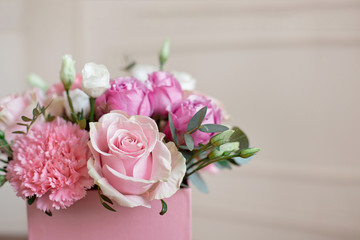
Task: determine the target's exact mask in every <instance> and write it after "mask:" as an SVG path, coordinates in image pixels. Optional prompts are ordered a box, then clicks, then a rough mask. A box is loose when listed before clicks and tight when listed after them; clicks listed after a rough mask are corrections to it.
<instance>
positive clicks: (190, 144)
mask: <svg viewBox="0 0 360 240" xmlns="http://www.w3.org/2000/svg"><path fill="white" fill-rule="evenodd" d="M184 137H185V143H186V146H187V147H188V148H189V150H190V151H192V150H194V140H193V139H192V137H191V136H190V134H188V133H185V135H184Z"/></svg>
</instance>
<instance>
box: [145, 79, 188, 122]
mask: <svg viewBox="0 0 360 240" xmlns="http://www.w3.org/2000/svg"><path fill="white" fill-rule="evenodd" d="M149 82H150V83H151V86H152V91H151V92H150V93H149V98H150V101H151V104H152V106H153V107H154V114H155V115H160V116H167V114H168V112H170V111H172V110H174V109H176V108H177V107H178V106H179V104H180V103H181V101H182V99H183V91H182V89H181V86H180V83H179V82H178V81H177V80H176V79H175V78H174V76H173V75H172V74H171V73H168V72H153V73H151V74H149Z"/></svg>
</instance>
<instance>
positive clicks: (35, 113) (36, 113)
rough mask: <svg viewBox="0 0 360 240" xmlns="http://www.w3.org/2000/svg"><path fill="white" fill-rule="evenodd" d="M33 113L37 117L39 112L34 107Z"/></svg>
mask: <svg viewBox="0 0 360 240" xmlns="http://www.w3.org/2000/svg"><path fill="white" fill-rule="evenodd" d="M33 115H34V116H35V117H37V116H39V115H40V112H39V110H38V109H37V108H34V109H33Z"/></svg>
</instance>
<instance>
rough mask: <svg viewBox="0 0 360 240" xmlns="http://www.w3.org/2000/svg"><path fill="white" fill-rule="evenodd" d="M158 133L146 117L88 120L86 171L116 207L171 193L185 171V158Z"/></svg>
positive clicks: (117, 115) (111, 116)
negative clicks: (88, 155)
mask: <svg viewBox="0 0 360 240" xmlns="http://www.w3.org/2000/svg"><path fill="white" fill-rule="evenodd" d="M163 137H164V136H163V134H162V133H159V131H158V127H157V125H156V123H155V121H154V120H152V119H151V118H149V117H146V116H140V115H138V116H131V117H129V116H127V115H126V114H125V113H124V112H121V111H112V112H110V113H108V114H105V115H103V116H102V117H101V118H100V119H99V122H92V123H90V143H89V146H90V150H91V152H92V154H93V157H92V158H90V159H89V161H88V169H89V175H90V176H91V177H92V178H94V182H95V184H96V185H98V186H99V187H100V188H101V190H102V192H103V193H104V194H105V195H106V196H108V197H109V198H111V199H113V200H114V201H115V202H117V203H118V204H119V205H121V206H126V207H136V206H145V207H150V201H151V200H153V199H163V198H168V197H170V196H172V195H173V194H174V193H175V192H176V191H177V190H178V189H179V187H180V184H181V182H182V179H183V177H184V175H185V171H186V165H185V158H184V157H183V156H182V154H181V153H180V152H179V151H178V150H177V148H176V147H175V144H174V143H172V142H169V143H166V144H165V143H164V142H163V141H162V139H163Z"/></svg>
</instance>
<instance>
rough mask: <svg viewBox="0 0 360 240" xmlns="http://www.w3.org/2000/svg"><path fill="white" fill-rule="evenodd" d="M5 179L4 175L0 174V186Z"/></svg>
mask: <svg viewBox="0 0 360 240" xmlns="http://www.w3.org/2000/svg"><path fill="white" fill-rule="evenodd" d="M6 181H7V179H6V176H5V175H0V187H2V186H3V185H4V184H5V183H6Z"/></svg>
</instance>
